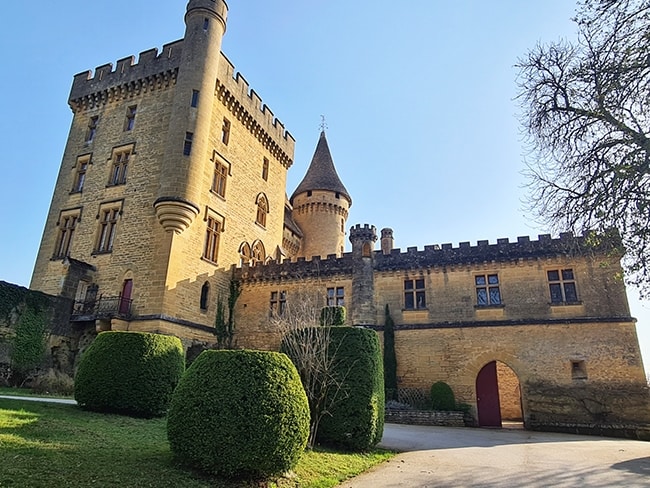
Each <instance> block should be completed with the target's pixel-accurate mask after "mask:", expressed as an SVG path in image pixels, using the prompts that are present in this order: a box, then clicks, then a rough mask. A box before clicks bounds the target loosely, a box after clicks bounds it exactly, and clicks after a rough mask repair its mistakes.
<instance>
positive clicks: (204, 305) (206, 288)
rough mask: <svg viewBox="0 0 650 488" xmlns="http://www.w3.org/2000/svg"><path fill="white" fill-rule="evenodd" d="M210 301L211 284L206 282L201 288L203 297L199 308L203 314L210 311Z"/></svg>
mask: <svg viewBox="0 0 650 488" xmlns="http://www.w3.org/2000/svg"><path fill="white" fill-rule="evenodd" d="M209 300H210V283H209V282H208V281H206V282H205V283H203V285H202V286H201V296H200V299H199V308H200V309H201V311H202V312H207V311H208V302H209Z"/></svg>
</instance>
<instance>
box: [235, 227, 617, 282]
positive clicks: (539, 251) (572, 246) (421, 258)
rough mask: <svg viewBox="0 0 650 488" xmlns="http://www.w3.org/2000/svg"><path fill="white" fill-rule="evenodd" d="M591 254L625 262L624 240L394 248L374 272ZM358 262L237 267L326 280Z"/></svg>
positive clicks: (564, 237)
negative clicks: (621, 242) (327, 277)
mask: <svg viewBox="0 0 650 488" xmlns="http://www.w3.org/2000/svg"><path fill="white" fill-rule="evenodd" d="M373 231H374V226H369V225H367V224H366V225H364V226H361V225H356V226H354V227H352V228H351V229H350V238H352V235H353V234H355V235H356V234H359V233H361V234H364V235H366V234H367V235H370V234H372V232H373ZM375 235H376V234H375ZM591 254H595V255H607V256H614V257H619V258H620V257H621V256H622V249H621V248H620V240H619V239H618V238H616V237H605V236H597V237H594V236H593V235H586V236H579V237H576V236H574V235H573V234H572V233H570V232H567V233H562V234H560V237H559V238H556V239H553V238H552V237H551V235H550V234H540V235H539V236H537V240H531V238H530V237H528V236H523V237H518V238H517V240H516V241H515V242H510V239H508V238H500V239H497V242H496V243H494V244H490V243H489V241H487V240H481V241H477V243H476V245H475V246H472V245H471V244H470V243H469V242H461V243H459V244H458V246H457V247H454V246H453V245H452V244H442V245H438V244H434V245H428V246H424V249H422V250H418V248H417V247H408V248H407V249H406V251H404V252H403V251H402V250H401V249H399V248H396V249H392V250H391V252H390V253H389V254H384V253H382V251H374V269H375V270H376V271H387V270H399V269H414V268H434V267H443V266H452V265H466V264H473V265H475V264H479V263H486V262H510V261H518V260H521V259H540V258H547V257H549V258H550V257H560V256H581V255H585V256H586V255H591ZM353 262H354V258H353V254H352V253H345V254H343V256H342V257H340V258H337V257H336V255H335V254H331V255H329V256H327V259H321V258H320V257H319V256H314V257H313V258H312V259H311V260H306V259H305V258H298V260H297V261H292V260H291V259H285V260H284V261H283V262H282V263H276V262H271V263H269V264H266V265H256V266H248V265H244V267H243V268H237V269H236V270H235V274H236V276H237V277H238V278H239V279H242V280H243V281H245V282H250V281H273V280H282V279H299V278H308V277H310V278H313V277H317V276H321V277H326V276H331V275H335V274H351V273H352V270H353Z"/></svg>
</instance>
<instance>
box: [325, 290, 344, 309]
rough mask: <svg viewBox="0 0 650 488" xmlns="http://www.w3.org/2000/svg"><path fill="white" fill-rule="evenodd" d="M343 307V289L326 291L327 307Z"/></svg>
mask: <svg viewBox="0 0 650 488" xmlns="http://www.w3.org/2000/svg"><path fill="white" fill-rule="evenodd" d="M344 305H345V288H343V287H342V286H337V287H336V288H328V289H327V306H328V307H342V306H344Z"/></svg>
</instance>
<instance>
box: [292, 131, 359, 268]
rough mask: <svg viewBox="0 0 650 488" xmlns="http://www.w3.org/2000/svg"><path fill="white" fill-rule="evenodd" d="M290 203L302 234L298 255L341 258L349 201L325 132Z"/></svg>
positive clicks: (350, 203) (321, 135) (309, 257)
mask: <svg viewBox="0 0 650 488" xmlns="http://www.w3.org/2000/svg"><path fill="white" fill-rule="evenodd" d="M290 201H291V204H292V206H293V213H292V217H293V219H294V221H295V222H296V224H298V226H299V227H300V229H301V231H302V233H303V240H302V245H301V249H300V252H299V253H298V256H302V257H305V258H306V259H311V258H312V257H313V256H321V257H326V256H328V255H330V254H336V255H337V256H341V255H342V254H343V249H344V246H345V223H346V222H347V219H348V212H349V209H350V206H351V205H352V199H351V198H350V194H349V193H348V191H347V190H346V188H345V186H344V185H343V183H342V182H341V179H340V178H339V175H338V174H337V173H336V168H335V167H334V162H333V160H332V155H331V153H330V150H329V146H328V144H327V138H326V137H325V132H324V131H323V132H321V134H320V138H319V140H318V145H317V146H316V151H315V152H314V156H313V158H312V160H311V164H310V165H309V169H308V170H307V173H306V174H305V177H304V178H303V179H302V181H301V182H300V184H299V185H298V187H297V188H296V191H294V192H293V195H292V196H291V199H290Z"/></svg>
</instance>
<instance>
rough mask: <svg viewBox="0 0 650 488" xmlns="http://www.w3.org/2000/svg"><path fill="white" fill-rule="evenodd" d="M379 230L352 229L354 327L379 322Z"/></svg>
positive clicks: (371, 228)
mask: <svg viewBox="0 0 650 488" xmlns="http://www.w3.org/2000/svg"><path fill="white" fill-rule="evenodd" d="M376 241H377V229H376V228H375V226H374V225H368V224H365V225H363V226H361V225H360V224H357V225H355V226H354V227H352V228H351V229H350V242H351V243H352V300H351V302H352V306H351V309H352V310H351V312H352V313H351V320H352V325H371V324H374V323H375V322H376V320H377V316H376V310H375V279H374V276H375V273H374V269H373V264H374V263H373V262H374V246H375V242H376Z"/></svg>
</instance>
